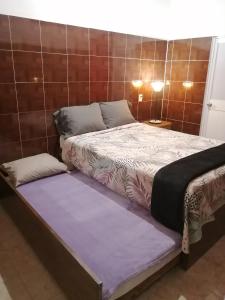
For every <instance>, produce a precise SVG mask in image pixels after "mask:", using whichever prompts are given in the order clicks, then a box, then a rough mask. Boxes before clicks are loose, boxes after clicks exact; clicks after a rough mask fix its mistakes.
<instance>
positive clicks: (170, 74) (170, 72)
mask: <svg viewBox="0 0 225 300" xmlns="http://www.w3.org/2000/svg"><path fill="white" fill-rule="evenodd" d="M173 50H174V41H172V50H171V60H170V71H169V81H170V84H171V76H172V68H173V67H172V60H173ZM169 98H170V85H169V90H168V103H167V109H166V120H167V119H168V109H169V102H170V100H169Z"/></svg>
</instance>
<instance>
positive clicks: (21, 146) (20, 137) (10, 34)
mask: <svg viewBox="0 0 225 300" xmlns="http://www.w3.org/2000/svg"><path fill="white" fill-rule="evenodd" d="M8 25H9V38H10V45H11V51H12V55H11V58H12V67H13V77H14V90H15V96H16V107H17V121H18V129H19V139H20V151H21V156H22V157H23V145H22V133H21V124H20V112H19V101H18V91H17V87H16V70H15V63H14V56H13V42H12V29H11V21H10V16H8Z"/></svg>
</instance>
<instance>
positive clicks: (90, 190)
mask: <svg viewBox="0 0 225 300" xmlns="http://www.w3.org/2000/svg"><path fill="white" fill-rule="evenodd" d="M17 190H18V191H19V192H20V194H22V195H23V197H24V198H25V200H26V201H27V203H29V205H31V207H32V208H33V209H34V210H35V211H36V212H37V213H38V215H39V216H40V217H41V218H42V219H43V220H44V221H45V222H46V223H47V224H48V225H49V226H50V228H51V229H52V230H53V231H54V232H55V233H56V234H57V235H58V237H59V238H61V239H62V240H63V241H64V243H65V244H66V245H67V246H68V247H69V248H70V249H72V250H74V251H75V252H76V253H77V254H78V255H79V257H80V258H81V259H82V260H83V262H84V263H85V264H86V265H87V266H88V267H89V268H90V270H92V271H93V272H94V273H95V274H96V276H97V277H98V278H99V279H100V280H101V281H102V282H103V299H111V300H112V299H115V298H118V297H119V296H121V295H123V294H124V293H126V292H127V291H128V290H129V289H131V288H132V287H134V286H136V285H137V284H139V283H140V282H142V281H143V280H144V279H146V278H147V277H149V276H150V275H151V274H153V273H154V272H156V271H157V270H158V269H160V268H161V267H162V266H163V265H165V264H167V263H168V262H169V261H171V260H172V259H173V258H174V257H176V256H177V255H178V254H179V253H180V252H181V237H180V235H179V234H177V233H176V232H173V231H172V230H169V229H167V228H165V227H164V226H162V225H160V224H159V223H157V222H156V221H154V220H153V219H152V218H151V216H150V215H149V214H147V213H146V210H144V209H142V208H140V207H136V206H135V205H132V204H131V203H130V202H129V201H127V200H126V199H123V197H121V196H120V195H118V194H116V193H113V192H112V191H110V190H109V189H107V188H106V187H104V186H102V185H101V184H99V183H97V182H96V181H95V180H93V179H91V178H88V177H87V176H85V175H83V174H81V173H80V172H72V173H71V174H60V175H56V176H52V177H48V178H44V179H40V180H37V181H34V182H31V183H28V184H25V185H22V186H20V187H18V188H17ZM90 249H91V250H90Z"/></svg>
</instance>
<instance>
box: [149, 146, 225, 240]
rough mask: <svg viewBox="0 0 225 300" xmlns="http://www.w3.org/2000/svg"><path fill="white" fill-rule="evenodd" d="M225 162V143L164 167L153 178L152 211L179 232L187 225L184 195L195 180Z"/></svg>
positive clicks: (156, 217)
mask: <svg viewBox="0 0 225 300" xmlns="http://www.w3.org/2000/svg"><path fill="white" fill-rule="evenodd" d="M223 164H225V144H222V145H219V146H217V147H213V148H210V149H207V150H204V151H201V152H198V153H195V154H192V155H190V156H187V157H184V158H182V159H179V160H177V161H175V162H172V163H171V164H169V165H167V166H165V167H163V168H162V169H160V170H159V171H158V172H157V173H156V175H155V177H154V181H153V188H152V201H151V214H152V216H153V217H154V218H155V219H156V220H157V221H159V222H160V223H162V224H163V225H165V226H166V227H169V228H171V229H173V230H175V231H177V232H179V233H181V234H182V233H183V227H184V196H185V191H186V188H187V186H188V184H189V183H190V181H191V180H193V179H195V178H196V177H198V176H200V175H202V174H204V173H207V172H209V171H210V170H213V169H216V168H218V167H220V166H222V165H223Z"/></svg>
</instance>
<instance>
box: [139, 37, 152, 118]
mask: <svg viewBox="0 0 225 300" xmlns="http://www.w3.org/2000/svg"><path fill="white" fill-rule="evenodd" d="M142 43H143V38H142V37H141V50H140V58H139V63H140V66H139V76H138V79H139V80H142V79H141V70H142V69H141V58H142ZM139 93H140V88H138V97H139ZM138 100H139V99H138ZM137 106H138V113H139V106H140V102H139V101H138V103H137ZM149 115H150V107H149Z"/></svg>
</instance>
